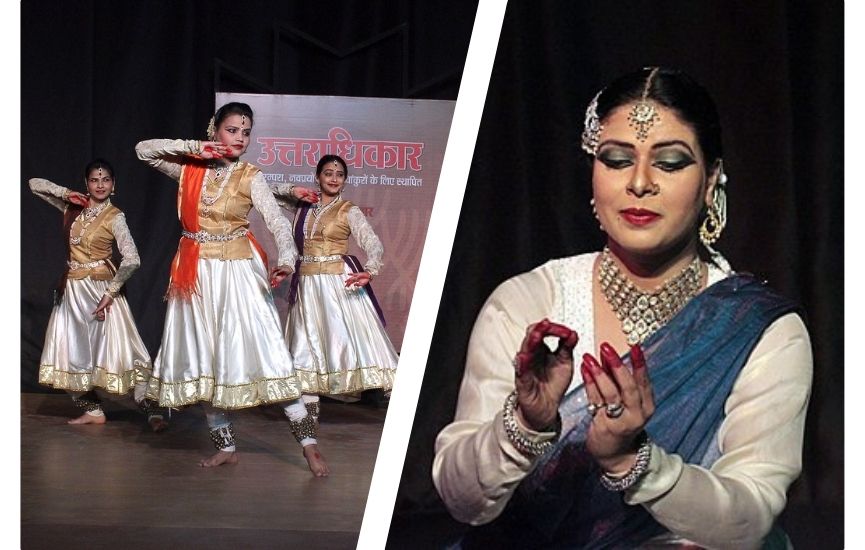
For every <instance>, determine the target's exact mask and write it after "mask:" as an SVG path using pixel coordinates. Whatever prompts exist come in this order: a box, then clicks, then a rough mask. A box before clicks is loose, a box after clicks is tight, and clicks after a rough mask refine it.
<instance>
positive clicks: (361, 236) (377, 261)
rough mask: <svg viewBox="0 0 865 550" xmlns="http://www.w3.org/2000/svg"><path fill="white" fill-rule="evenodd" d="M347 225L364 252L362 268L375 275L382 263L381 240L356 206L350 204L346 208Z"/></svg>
mask: <svg viewBox="0 0 865 550" xmlns="http://www.w3.org/2000/svg"><path fill="white" fill-rule="evenodd" d="M348 226H349V227H350V228H351V234H352V235H354V240H355V241H357V244H358V246H360V247H361V248H362V249H363V251H364V252H365V253H366V264H365V265H364V269H365V270H366V271H367V273H369V274H370V275H372V276H373V277H375V276H376V275H378V272H379V270H381V268H382V265H384V264H382V261H381V260H382V256H383V255H384V246H382V244H381V240H380V239H379V238H378V235H376V234H375V231H373V229H372V226H371V225H370V224H369V221H367V219H366V216H364V215H363V212H361V210H360V208H358V207H357V206H352V207H351V208H350V209H349V210H348Z"/></svg>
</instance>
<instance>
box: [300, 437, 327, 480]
mask: <svg viewBox="0 0 865 550" xmlns="http://www.w3.org/2000/svg"><path fill="white" fill-rule="evenodd" d="M303 456H304V458H306V463H307V464H309V471H310V472H312V473H313V475H314V476H315V477H327V474H329V473H330V470H328V469H327V463H326V462H325V461H324V457H323V456H321V453H320V452H318V445H316V444H315V443H313V444H312V445H307V446H306V447H304V448H303Z"/></svg>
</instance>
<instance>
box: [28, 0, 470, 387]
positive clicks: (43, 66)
mask: <svg viewBox="0 0 865 550" xmlns="http://www.w3.org/2000/svg"><path fill="white" fill-rule="evenodd" d="M476 6H477V2H476V1H474V2H473V1H467V2H466V1H460V2H449V1H445V0H437V1H424V2H412V1H410V0H384V1H376V2H367V1H364V0H351V1H329V2H321V1H315V2H308V1H301V0H297V1H262V0H258V1H246V2H237V1H227V0H183V1H177V0H138V1H113V0H62V1H61V0H56V1H46V0H38V1H37V0H25V1H24V2H22V3H21V128H22V130H21V151H22V153H21V178H22V181H21V182H19V186H20V187H19V189H20V192H21V212H22V215H21V238H22V241H21V242H22V247H21V248H22V255H21V256H22V257H21V280H22V284H21V380H22V382H21V387H22V390H24V391H51V390H47V389H45V388H42V387H40V386H39V385H38V384H37V382H36V380H37V372H38V365H39V358H40V354H41V350H42V344H43V340H44V334H45V327H46V325H47V322H48V317H49V314H50V310H51V290H52V288H53V287H54V285H55V284H56V282H57V280H58V278H59V276H60V274H61V272H62V270H63V269H64V268H65V260H66V253H65V247H64V242H63V238H62V234H61V216H60V213H59V211H57V210H56V209H54V208H53V207H51V206H49V205H48V204H46V203H44V202H43V201H42V200H41V199H38V198H36V197H35V196H33V195H32V194H31V193H30V191H29V188H28V187H27V180H28V179H29V178H32V177H42V178H47V179H50V180H51V181H53V182H55V183H57V184H60V185H63V186H66V187H69V188H72V189H75V190H79V191H85V189H84V174H83V171H84V166H85V165H86V164H87V163H88V162H89V161H90V160H91V159H92V158H94V157H104V158H106V159H108V160H109V161H110V162H111V163H112V164H113V165H114V168H115V170H116V172H117V173H116V187H115V190H116V193H117V194H116V196H115V197H113V198H112V202H114V204H116V205H117V206H118V207H119V208H121V209H122V210H123V211H124V212H125V213H126V218H127V222H128V224H129V227H130V229H131V231H132V235H133V237H134V238H135V241H136V244H137V245H138V251H139V254H140V255H141V261H142V264H141V268H140V269H139V270H138V271H137V272H136V273H135V275H134V276H133V277H132V278H131V279H130V280H129V283H128V284H127V298H128V300H129V304H130V307H131V309H132V312H133V315H134V316H135V319H136V321H137V323H138V328H139V331H140V332H141V336H142V338H143V340H144V343H145V344H146V346H147V348H148V350H149V351H150V353H151V355H152V356H153V357H155V356H156V352H157V350H158V347H159V342H160V339H161V335H162V323H163V318H164V313H165V304H164V302H163V301H162V296H163V294H164V292H165V289H166V286H167V284H168V270H169V265H170V262H171V259H172V258H173V257H174V253H175V251H176V249H177V239H178V237H179V236H180V226H179V223H178V221H177V210H176V196H177V186H176V185H175V184H174V183H173V182H172V181H171V180H170V179H169V178H167V177H166V176H164V175H162V174H161V173H159V172H157V171H156V170H153V169H152V168H150V167H149V166H147V165H146V164H144V163H143V162H141V161H139V160H138V159H137V158H136V156H135V151H134V148H135V144H136V143H137V142H139V141H141V140H144V139H151V138H185V139H202V138H204V132H205V128H206V126H207V121H208V120H209V118H210V116H211V115H212V114H213V111H214V109H215V105H214V93H215V92H217V91H221V92H252V93H286V94H309V95H342V96H360V97H396V98H419V99H449V100H455V99H456V96H457V91H458V89H459V82H460V77H461V75H462V68H463V64H464V62H465V56H466V51H467V50H468V43H469V39H470V37H471V30H472V25H473V24H474V15H475V10H476Z"/></svg>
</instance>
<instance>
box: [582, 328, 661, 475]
mask: <svg viewBox="0 0 865 550" xmlns="http://www.w3.org/2000/svg"><path fill="white" fill-rule="evenodd" d="M600 356H601V361H600V362H598V360H597V359H595V358H594V357H593V356H592V355H590V354H588V353H587V354H585V355H583V362H582V364H581V365H580V373H581V374H582V376H583V381H584V382H585V390H586V397H587V399H588V402H589V403H594V404H596V405H603V406H601V407H600V408H598V409H597V412H596V413H595V414H594V418H593V420H592V424H591V426H590V427H589V433H588V435H587V436H586V448H587V449H588V451H589V452H590V453H591V454H592V456H594V457H595V460H597V461H598V464H599V465H600V466H601V468H603V469H604V470H605V471H606V472H609V473H613V474H619V473H624V472H626V471H628V470H629V469H630V468H631V467H632V466H633V465H634V463H635V462H636V456H637V455H636V451H637V447H638V445H639V442H638V437H639V435H640V433H642V431H643V428H645V426H646V423H647V422H648V421H649V419H650V418H651V417H652V415H653V414H654V413H655V400H654V396H653V395H652V384H651V382H650V381H649V375H648V373H647V372H646V359H645V357H643V350H642V348H640V346H639V345H635V346H631V365H632V367H633V372H631V371H630V370H629V369H628V368H627V367H625V365H624V364H623V363H622V360H621V358H620V357H619V354H618V353H616V350H615V349H613V347H612V346H611V345H609V344H608V343H606V342H604V343H603V344H601V353H600ZM617 404H621V406H618V405H617ZM611 409H612V410H611Z"/></svg>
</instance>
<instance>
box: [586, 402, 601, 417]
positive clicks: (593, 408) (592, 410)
mask: <svg viewBox="0 0 865 550" xmlns="http://www.w3.org/2000/svg"><path fill="white" fill-rule="evenodd" d="M603 406H604V404H603V403H589V404H588V405H586V410H587V411H589V414H590V415H592V416H595V415H596V414H598V411H599V410H601V407H603Z"/></svg>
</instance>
